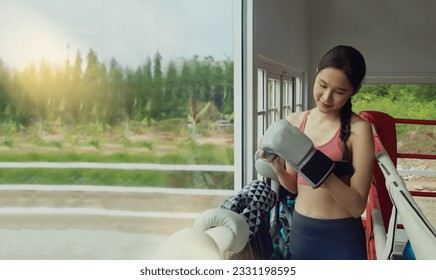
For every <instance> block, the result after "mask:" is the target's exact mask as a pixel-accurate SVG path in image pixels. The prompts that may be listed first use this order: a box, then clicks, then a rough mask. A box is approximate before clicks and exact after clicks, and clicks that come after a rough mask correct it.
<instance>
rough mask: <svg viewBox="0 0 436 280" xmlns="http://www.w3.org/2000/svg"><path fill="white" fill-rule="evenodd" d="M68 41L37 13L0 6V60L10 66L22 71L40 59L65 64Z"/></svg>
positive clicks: (13, 6) (25, 8)
mask: <svg viewBox="0 0 436 280" xmlns="http://www.w3.org/2000/svg"><path fill="white" fill-rule="evenodd" d="M69 41H70V40H69V39H68V37H67V36H65V35H64V34H63V33H62V32H61V29H59V28H58V27H57V26H56V24H55V23H54V22H51V21H50V20H49V19H47V18H44V17H43V16H42V15H41V14H40V13H38V11H37V10H34V9H32V8H30V7H29V6H25V5H18V4H15V5H14V4H13V3H10V2H9V5H8V4H7V3H6V4H0V58H1V59H2V60H3V61H5V62H6V63H7V64H8V65H9V66H10V67H13V68H19V69H20V68H24V67H26V66H28V65H29V64H30V63H35V64H37V65H38V64H39V63H40V61H41V60H45V61H46V62H49V63H53V64H60V63H63V62H64V61H65V59H66V58H67V56H68V55H69V54H68V47H67V46H68V44H69V43H70V42H69Z"/></svg>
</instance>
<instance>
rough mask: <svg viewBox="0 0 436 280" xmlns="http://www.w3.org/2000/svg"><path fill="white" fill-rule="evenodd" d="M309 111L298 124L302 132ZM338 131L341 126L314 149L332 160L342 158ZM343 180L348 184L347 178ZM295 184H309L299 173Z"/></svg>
mask: <svg viewBox="0 0 436 280" xmlns="http://www.w3.org/2000/svg"><path fill="white" fill-rule="evenodd" d="M310 112H311V110H309V111H307V112H306V114H305V115H304V117H303V121H302V122H301V124H300V126H299V129H300V130H301V131H302V132H304V129H305V128H306V122H307V117H308V116H309V114H310ZM340 132H341V127H339V128H338V130H337V131H336V133H335V135H334V136H333V138H332V139H330V141H328V142H327V143H325V144H323V145H320V146H315V148H316V149H318V150H319V151H321V152H323V153H324V154H326V155H327V156H328V157H329V158H330V159H331V160H333V161H338V160H342V150H343V142H342V140H341V138H340V137H339V135H340ZM343 181H344V182H345V183H346V184H347V185H349V184H350V182H349V179H347V180H343ZM297 184H299V185H305V186H310V184H309V183H308V182H307V181H306V180H305V179H304V178H303V177H302V176H301V175H300V174H298V177H297ZM321 187H323V185H321Z"/></svg>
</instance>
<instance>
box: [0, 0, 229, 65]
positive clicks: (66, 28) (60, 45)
mask: <svg viewBox="0 0 436 280" xmlns="http://www.w3.org/2000/svg"><path fill="white" fill-rule="evenodd" d="M232 9H233V0H219V1H216V0H74V1H73V0H0V59H1V60H3V62H4V63H6V65H7V66H8V67H11V68H18V69H20V68H23V67H25V66H26V65H29V64H30V63H31V62H35V63H39V61H40V60H41V59H42V58H44V59H45V60H46V61H49V62H51V63H62V62H63V61H65V58H66V57H69V58H70V59H73V57H74V56H75V54H76V51H77V50H78V49H80V51H81V52H82V57H83V58H86V54H87V53H88V51H89V50H90V49H91V48H92V49H93V50H94V51H95V52H96V53H97V56H98V58H99V60H100V61H102V62H105V63H108V62H109V61H110V59H111V58H112V57H114V58H115V59H116V60H117V61H118V62H119V63H120V64H121V65H123V66H128V67H132V68H135V67H136V66H138V65H141V64H144V63H145V61H146V59H147V57H150V58H153V56H154V54H155V53H156V52H157V51H159V52H160V53H161V55H162V56H163V59H164V63H165V60H172V59H177V58H192V57H193V56H194V55H198V56H199V57H200V58H202V57H205V56H209V55H211V56H213V57H214V58H215V59H216V60H218V59H223V58H228V57H230V58H231V57H233V51H232V48H233V42H232V38H233V36H232V30H233V19H232V17H233V15H232Z"/></svg>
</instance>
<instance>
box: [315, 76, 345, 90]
mask: <svg viewBox="0 0 436 280" xmlns="http://www.w3.org/2000/svg"><path fill="white" fill-rule="evenodd" d="M318 79H319V80H320V81H321V82H322V83H323V84H326V85H328V83H327V82H326V81H324V80H323V79H321V78H318ZM336 90H340V91H348V89H346V88H336Z"/></svg>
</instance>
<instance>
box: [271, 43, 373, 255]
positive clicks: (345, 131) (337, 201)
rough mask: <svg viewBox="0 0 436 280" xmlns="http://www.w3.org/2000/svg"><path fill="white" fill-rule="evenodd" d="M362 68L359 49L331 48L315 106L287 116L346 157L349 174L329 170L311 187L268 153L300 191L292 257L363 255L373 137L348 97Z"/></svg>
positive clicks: (337, 156)
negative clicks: (351, 170)
mask: <svg viewBox="0 0 436 280" xmlns="http://www.w3.org/2000/svg"><path fill="white" fill-rule="evenodd" d="M365 72H366V66H365V60H364V58H363V56H362V54H361V53H360V52H359V51H357V50H356V49H354V48H353V47H349V46H337V47H334V48H333V49H331V50H330V51H328V52H327V53H326V54H325V55H324V56H323V57H322V59H321V60H320V62H319V65H318V68H317V76H316V80H315V84H314V87H313V97H314V99H315V103H316V107H315V108H313V109H311V110H308V111H305V112H297V113H292V114H290V115H289V116H288V117H287V120H288V121H289V123H290V124H292V125H293V126H295V127H298V128H299V129H300V130H301V131H302V132H303V133H304V134H306V135H307V136H308V137H309V138H310V139H311V140H312V142H313V144H314V146H315V148H316V149H318V150H320V151H322V152H323V153H324V154H326V155H327V156H328V157H329V158H330V159H332V160H333V161H340V160H345V161H349V162H348V163H349V164H352V169H354V173H352V176H351V177H349V178H339V177H338V176H337V175H335V174H333V173H332V174H331V175H329V177H328V178H327V179H326V180H325V181H324V183H323V184H322V185H321V187H319V188H316V189H313V188H312V187H310V184H309V183H308V182H307V181H306V180H304V178H302V177H301V176H300V175H299V174H298V173H297V172H296V171H295V170H293V169H292V168H291V167H290V166H289V165H288V164H285V161H284V160H283V159H282V158H280V157H276V158H273V157H269V158H267V161H268V162H269V163H270V164H271V166H272V167H273V169H274V171H275V172H276V173H277V175H278V177H279V180H280V183H281V185H282V186H283V187H285V188H286V189H287V190H289V191H290V192H292V193H298V195H297V199H296V201H295V210H294V212H293V217H292V226H291V240H290V252H291V257H292V259H366V258H367V252H366V242H365V233H364V229H363V225H362V220H361V215H362V213H363V212H364V211H365V206H366V202H367V198H368V192H369V186H370V181H371V175H372V170H373V169H372V168H373V160H374V142H373V135H372V128H371V125H370V124H369V123H368V122H366V121H364V120H363V119H361V118H360V117H359V116H358V115H356V114H355V113H353V112H352V110H351V97H352V96H353V95H355V94H356V93H357V92H358V91H359V89H360V86H361V82H362V80H363V78H364V76H365ZM290 141H291V140H290ZM338 166H339V164H338ZM349 166H350V167H351V165H349ZM338 168H339V167H338ZM350 175H351V174H350Z"/></svg>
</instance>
